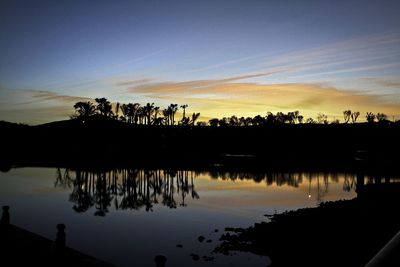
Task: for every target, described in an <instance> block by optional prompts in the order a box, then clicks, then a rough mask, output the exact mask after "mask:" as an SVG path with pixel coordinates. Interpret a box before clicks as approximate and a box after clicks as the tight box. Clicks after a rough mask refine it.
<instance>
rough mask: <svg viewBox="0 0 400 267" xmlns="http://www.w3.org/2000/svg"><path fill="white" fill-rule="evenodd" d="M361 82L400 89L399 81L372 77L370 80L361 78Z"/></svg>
mask: <svg viewBox="0 0 400 267" xmlns="http://www.w3.org/2000/svg"><path fill="white" fill-rule="evenodd" d="M360 80H362V81H367V82H370V83H373V84H376V85H379V86H382V87H388V88H396V89H400V80H399V79H390V78H388V79H383V78H375V77H370V78H361V79H360Z"/></svg>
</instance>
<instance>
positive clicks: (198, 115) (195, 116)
mask: <svg viewBox="0 0 400 267" xmlns="http://www.w3.org/2000/svg"><path fill="white" fill-rule="evenodd" d="M199 117H200V113H193V114H192V120H191V124H192V125H194V124H195V122H196V120H197V119H198V118H199Z"/></svg>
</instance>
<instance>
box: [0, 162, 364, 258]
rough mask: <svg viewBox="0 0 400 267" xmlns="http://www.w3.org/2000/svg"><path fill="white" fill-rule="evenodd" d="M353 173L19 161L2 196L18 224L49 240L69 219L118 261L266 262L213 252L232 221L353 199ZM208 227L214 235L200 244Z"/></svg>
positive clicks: (1, 180) (94, 247)
mask: <svg viewBox="0 0 400 267" xmlns="http://www.w3.org/2000/svg"><path fill="white" fill-rule="evenodd" d="M355 179H356V176H355V174H344V173H342V174H340V173H308V172H307V173H305V172H302V173H301V172H298V173H274V172H269V173H260V172H258V173H249V172H222V171H221V172H219V171H213V172H198V171H188V170H136V169H116V170H107V171H87V170H72V169H52V168H21V169H12V170H11V171H10V172H8V173H1V174H0V204H1V205H10V206H11V216H12V217H11V218H12V222H13V223H15V224H16V225H18V226H20V227H23V228H26V229H28V230H31V231H33V232H36V233H38V234H41V235H44V236H46V237H48V238H51V239H53V238H54V235H55V225H56V224H57V223H60V222H63V223H65V224H66V225H67V242H68V245H69V246H71V247H73V248H76V249H78V250H81V251H82V252H85V253H88V254H90V255H93V256H95V257H98V258H101V259H103V260H106V261H109V262H111V263H113V264H115V265H116V266H155V264H154V262H153V258H154V256H155V255H157V254H163V255H165V256H167V258H168V261H167V266H188V265H191V266H248V265H249V264H250V265H252V266H265V265H266V262H267V259H266V258H265V257H258V256H254V255H249V254H238V255H236V256H233V257H226V256H222V255H211V254H210V252H211V251H212V249H213V248H214V247H215V246H216V244H217V241H218V237H219V235H220V234H221V232H222V231H223V229H224V227H227V226H230V227H247V226H250V225H252V224H253V223H254V222H259V221H261V220H266V217H264V216H263V215H265V214H272V213H274V212H281V211H285V210H292V209H297V208H301V207H312V206H316V205H317V204H318V203H319V202H321V201H330V200H337V199H350V198H353V197H355V196H356V194H355V191H354V189H355V185H356V183H355ZM216 229H218V232H216V231H215V230H216ZM200 235H202V236H204V237H205V239H206V240H210V241H209V242H210V243H207V242H206V241H204V242H202V243H200V242H199V241H198V240H197V237H198V236H200ZM178 244H180V245H182V246H183V247H182V248H179V247H177V245H178ZM192 253H193V254H197V255H199V256H200V260H199V261H193V260H192V258H191V257H190V256H189V255H190V254H192ZM202 256H213V257H215V260H214V261H204V260H202V259H201V257H202ZM230 264H233V265H230Z"/></svg>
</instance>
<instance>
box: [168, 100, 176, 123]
mask: <svg viewBox="0 0 400 267" xmlns="http://www.w3.org/2000/svg"><path fill="white" fill-rule="evenodd" d="M168 108H169V109H170V116H171V124H172V125H174V124H175V113H176V112H177V111H178V104H171V105H169V107H168Z"/></svg>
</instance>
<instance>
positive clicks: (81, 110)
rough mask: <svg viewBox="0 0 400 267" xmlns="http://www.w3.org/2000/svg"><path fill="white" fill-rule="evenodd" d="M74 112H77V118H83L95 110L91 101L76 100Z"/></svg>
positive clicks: (92, 113)
mask: <svg viewBox="0 0 400 267" xmlns="http://www.w3.org/2000/svg"><path fill="white" fill-rule="evenodd" d="M74 109H75V112H76V113H77V117H78V118H82V119H85V118H87V117H89V116H92V115H94V114H95V112H96V107H95V106H94V105H93V103H92V102H90V101H87V102H77V103H75V105H74Z"/></svg>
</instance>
